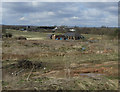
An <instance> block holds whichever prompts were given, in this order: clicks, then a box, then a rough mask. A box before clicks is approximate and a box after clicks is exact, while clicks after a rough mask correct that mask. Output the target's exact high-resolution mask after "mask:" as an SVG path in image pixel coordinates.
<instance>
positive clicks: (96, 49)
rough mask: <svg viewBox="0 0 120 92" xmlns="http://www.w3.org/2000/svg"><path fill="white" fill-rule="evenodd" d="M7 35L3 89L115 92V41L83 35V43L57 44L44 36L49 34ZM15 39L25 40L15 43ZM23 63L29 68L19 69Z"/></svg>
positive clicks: (19, 32) (22, 33) (68, 42)
mask: <svg viewBox="0 0 120 92" xmlns="http://www.w3.org/2000/svg"><path fill="white" fill-rule="evenodd" d="M7 32H10V33H12V34H13V37H12V38H3V53H2V60H3V61H2V63H3V89H11V90H13V89H17V90H19V89H20V90H21V89H23V90H28V89H31V90H34V89H35V90H117V89H118V79H119V77H118V40H117V39H114V40H113V39H109V37H107V36H105V35H104V36H101V35H91V34H83V36H85V40H76V41H71V40H70V41H57V40H50V39H49V38H48V37H47V36H48V35H49V34H51V33H42V32H22V31H18V30H7ZM56 34H58V33H56ZM18 36H25V37H27V40H16V39H15V37H18ZM25 60H27V61H29V62H31V63H32V65H31V67H27V65H26V66H25V64H24V65H22V66H19V64H21V63H23V62H24V61H25ZM22 61H23V62H22ZM19 62H20V63H19ZM33 64H34V65H36V66H37V67H36V68H35V67H34V65H33ZM28 65H29V64H28ZM38 65H40V66H39V67H38ZM18 66H19V67H18ZM29 66H30V65H29ZM26 67H27V68H26Z"/></svg>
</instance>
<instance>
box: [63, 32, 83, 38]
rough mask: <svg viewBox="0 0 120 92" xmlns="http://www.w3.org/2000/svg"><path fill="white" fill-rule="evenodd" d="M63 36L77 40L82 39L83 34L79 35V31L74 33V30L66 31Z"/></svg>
mask: <svg viewBox="0 0 120 92" xmlns="http://www.w3.org/2000/svg"><path fill="white" fill-rule="evenodd" d="M64 36H65V37H66V38H67V39H74V40H79V39H83V38H84V36H82V35H80V34H79V33H75V32H67V33H65V34H64Z"/></svg>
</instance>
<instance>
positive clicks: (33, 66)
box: [26, 65, 34, 81]
mask: <svg viewBox="0 0 120 92" xmlns="http://www.w3.org/2000/svg"><path fill="white" fill-rule="evenodd" d="M33 69H34V65H33V68H32V69H31V71H30V73H29V75H28V77H27V79H26V80H27V81H28V80H29V77H30V75H31V73H32V71H33Z"/></svg>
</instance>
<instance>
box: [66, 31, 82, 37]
mask: <svg viewBox="0 0 120 92" xmlns="http://www.w3.org/2000/svg"><path fill="white" fill-rule="evenodd" d="M64 35H65V36H74V37H78V36H81V35H80V34H78V33H73V32H67V33H65V34H64Z"/></svg>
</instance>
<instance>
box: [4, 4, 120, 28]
mask: <svg viewBox="0 0 120 92" xmlns="http://www.w3.org/2000/svg"><path fill="white" fill-rule="evenodd" d="M2 24H10V25H37V26H53V25H57V26H59V25H67V26H75V25H76V26H82V27H100V26H103V25H104V26H109V27H110V26H112V27H113V26H118V3H117V2H96V3H95V2H74V3H73V2H49V3H48V2H3V3H2Z"/></svg>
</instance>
